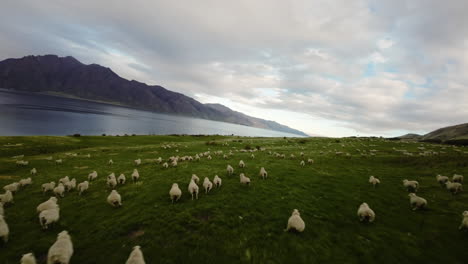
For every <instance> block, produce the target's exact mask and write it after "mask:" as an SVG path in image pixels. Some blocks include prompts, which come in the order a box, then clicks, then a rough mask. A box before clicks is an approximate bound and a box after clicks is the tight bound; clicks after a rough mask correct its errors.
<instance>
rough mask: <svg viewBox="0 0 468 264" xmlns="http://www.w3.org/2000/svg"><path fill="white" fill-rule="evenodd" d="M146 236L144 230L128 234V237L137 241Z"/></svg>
mask: <svg viewBox="0 0 468 264" xmlns="http://www.w3.org/2000/svg"><path fill="white" fill-rule="evenodd" d="M144 234H145V231H144V230H134V231H132V232H130V233H128V237H129V238H131V239H135V238H137V237H141V236H142V235H144Z"/></svg>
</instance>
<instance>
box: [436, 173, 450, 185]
mask: <svg viewBox="0 0 468 264" xmlns="http://www.w3.org/2000/svg"><path fill="white" fill-rule="evenodd" d="M436 180H437V182H438V183H439V184H440V185H445V183H446V182H447V181H448V180H449V177H447V176H442V175H440V174H438V175H437V176H436Z"/></svg>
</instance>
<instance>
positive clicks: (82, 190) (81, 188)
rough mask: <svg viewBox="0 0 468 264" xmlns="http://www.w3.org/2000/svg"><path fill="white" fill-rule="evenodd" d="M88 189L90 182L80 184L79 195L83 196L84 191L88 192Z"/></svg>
mask: <svg viewBox="0 0 468 264" xmlns="http://www.w3.org/2000/svg"><path fill="white" fill-rule="evenodd" d="M88 188H89V182H88V181H84V182H80V183H79V184H78V188H77V189H78V191H79V193H78V195H81V194H82V193H83V192H84V191H86V190H88Z"/></svg>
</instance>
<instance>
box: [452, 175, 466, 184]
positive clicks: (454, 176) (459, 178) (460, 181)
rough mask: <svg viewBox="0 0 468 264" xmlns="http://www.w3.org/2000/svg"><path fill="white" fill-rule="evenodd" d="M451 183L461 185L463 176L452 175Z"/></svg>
mask: <svg viewBox="0 0 468 264" xmlns="http://www.w3.org/2000/svg"><path fill="white" fill-rule="evenodd" d="M452 181H453V182H458V183H462V182H463V175H460V174H454V175H453V176H452Z"/></svg>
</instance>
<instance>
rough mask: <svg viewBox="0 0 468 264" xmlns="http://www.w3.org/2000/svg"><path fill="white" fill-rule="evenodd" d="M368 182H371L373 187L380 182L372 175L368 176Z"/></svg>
mask: <svg viewBox="0 0 468 264" xmlns="http://www.w3.org/2000/svg"><path fill="white" fill-rule="evenodd" d="M369 183H370V184H372V185H373V186H374V188H375V186H377V185H379V184H380V180H379V179H377V178H375V177H374V176H370V177H369Z"/></svg>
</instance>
